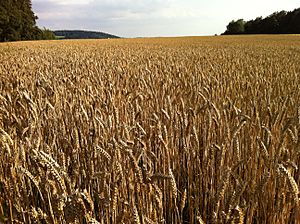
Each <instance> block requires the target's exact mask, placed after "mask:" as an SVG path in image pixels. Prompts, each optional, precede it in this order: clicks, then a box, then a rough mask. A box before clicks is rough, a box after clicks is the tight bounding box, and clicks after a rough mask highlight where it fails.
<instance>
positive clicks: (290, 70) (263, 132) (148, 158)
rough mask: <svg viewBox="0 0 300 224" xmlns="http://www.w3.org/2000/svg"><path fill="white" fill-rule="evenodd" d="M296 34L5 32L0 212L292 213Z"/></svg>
mask: <svg viewBox="0 0 300 224" xmlns="http://www.w3.org/2000/svg"><path fill="white" fill-rule="evenodd" d="M299 165H300V36H297V35H294V36H293V35H286V36H284V35H269V36H239V37H234V36H226V37H225V36H218V37H182V38H153V39H150V38H147V39H117V40H112V39H111V40H81V41H78V40H73V41H37V42H15V43H2V44H0V223H103V224H106V223H116V224H121V223H124V224H127V223H136V224H139V223H141V224H152V223H162V224H169V223H182V224H183V223H198V224H203V223H206V224H212V223H239V224H243V223H257V224H259V223H267V224H273V223H278V224H282V223H290V224H294V223H300V201H299V184H300V171H299Z"/></svg>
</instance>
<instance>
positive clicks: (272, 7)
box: [32, 0, 300, 37]
mask: <svg viewBox="0 0 300 224" xmlns="http://www.w3.org/2000/svg"><path fill="white" fill-rule="evenodd" d="M32 5H33V10H34V12H35V14H36V15H37V16H38V17H39V19H38V20H37V24H38V25H39V26H40V27H46V28H50V29H53V30H55V29H84V30H95V31H103V32H108V33H111V34H115V35H119V36H122V37H146V36H151V37H152V36H191V35H197V36H198V35H214V34H220V33H222V32H224V31H225V29H226V25H227V24H228V23H229V22H230V21H231V20H233V19H240V18H243V19H245V20H249V19H255V18H256V17H258V16H263V17H264V16H267V15H269V14H271V13H273V12H275V11H281V10H287V11H291V10H293V9H295V8H299V7H300V2H299V0H252V1H249V0H248V1H245V0H205V1H204V0H135V1H134V0H32Z"/></svg>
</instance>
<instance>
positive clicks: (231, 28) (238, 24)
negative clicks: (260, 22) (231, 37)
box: [225, 19, 245, 34]
mask: <svg viewBox="0 0 300 224" xmlns="http://www.w3.org/2000/svg"><path fill="white" fill-rule="evenodd" d="M244 32H245V21H244V20H243V19H239V20H237V21H234V20H232V21H231V22H230V23H229V24H228V25H227V30H226V31H225V34H242V33H244Z"/></svg>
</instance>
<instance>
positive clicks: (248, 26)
mask: <svg viewBox="0 0 300 224" xmlns="http://www.w3.org/2000/svg"><path fill="white" fill-rule="evenodd" d="M228 34H300V8H298V9H295V10H293V11H289V12H287V11H280V12H274V13H273V14H271V15H269V16H267V17H265V18H263V17H257V18H256V19H254V20H249V21H245V20H244V19H238V20H236V21H235V20H232V21H231V22H230V23H229V24H228V25H227V29H226V31H225V32H224V33H223V35H228Z"/></svg>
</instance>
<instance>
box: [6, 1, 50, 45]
mask: <svg viewBox="0 0 300 224" xmlns="http://www.w3.org/2000/svg"><path fill="white" fill-rule="evenodd" d="M36 19H37V17H36V16H35V15H34V12H33V11H32V5H31V0H0V41H15V40H38V39H45V38H46V37H49V38H50V37H51V38H52V36H51V35H50V33H49V32H51V31H49V30H47V32H46V34H44V32H45V30H44V31H42V30H40V29H39V28H38V27H37V26H36Z"/></svg>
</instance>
